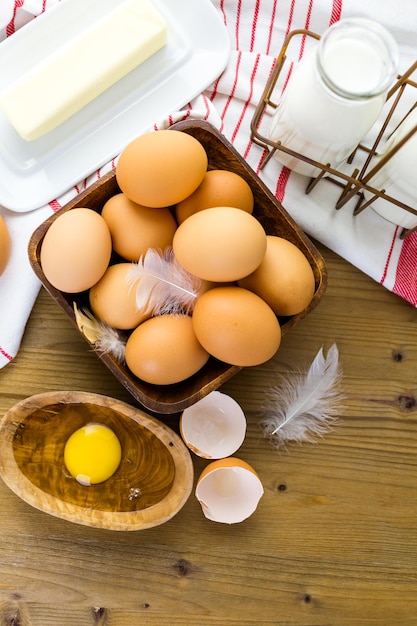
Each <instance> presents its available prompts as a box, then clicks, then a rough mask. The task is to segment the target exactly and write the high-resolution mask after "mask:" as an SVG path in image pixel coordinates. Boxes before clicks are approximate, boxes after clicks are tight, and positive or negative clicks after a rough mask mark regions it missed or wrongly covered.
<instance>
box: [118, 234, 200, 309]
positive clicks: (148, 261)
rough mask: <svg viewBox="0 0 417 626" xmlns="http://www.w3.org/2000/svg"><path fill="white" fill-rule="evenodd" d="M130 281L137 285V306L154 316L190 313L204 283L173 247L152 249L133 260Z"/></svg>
mask: <svg viewBox="0 0 417 626" xmlns="http://www.w3.org/2000/svg"><path fill="white" fill-rule="evenodd" d="M127 280H128V282H129V283H130V284H132V285H134V286H135V288H136V307H137V309H138V310H139V311H144V312H146V313H147V312H152V315H162V314H164V313H190V312H191V311H192V310H193V308H194V303H195V299H196V297H197V295H198V293H199V291H200V289H201V284H202V281H201V279H200V278H198V277H197V276H194V275H193V274H190V273H189V272H187V270H185V269H184V268H183V267H182V265H180V264H179V262H178V261H177V259H176V257H175V255H174V251H173V250H172V247H171V246H168V247H167V248H165V250H164V251H162V250H156V249H154V248H150V249H149V250H148V251H147V252H146V254H144V255H142V256H141V258H140V259H139V261H138V263H132V267H131V269H130V271H129V272H128V275H127Z"/></svg>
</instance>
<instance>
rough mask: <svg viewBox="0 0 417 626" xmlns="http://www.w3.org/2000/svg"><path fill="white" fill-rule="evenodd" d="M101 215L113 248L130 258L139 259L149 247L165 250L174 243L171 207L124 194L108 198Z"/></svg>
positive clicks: (131, 259) (174, 224)
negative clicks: (140, 201)
mask: <svg viewBox="0 0 417 626" xmlns="http://www.w3.org/2000/svg"><path fill="white" fill-rule="evenodd" d="M101 215H102V217H103V219H104V220H105V221H106V223H107V226H108V227H109V230H110V233H111V236H112V242H113V250H114V251H115V252H117V253H118V254H119V255H120V256H121V257H123V258H124V259H126V260H128V261H137V260H138V259H139V258H140V257H141V256H142V254H145V253H146V251H147V250H148V248H161V250H163V249H164V248H166V247H167V246H169V245H171V243H172V238H173V236H174V233H175V231H176V229H177V223H176V221H175V218H174V216H173V215H172V213H171V211H170V210H169V209H168V208H160V209H154V208H149V207H145V206H142V205H140V204H137V203H136V202H133V201H132V200H129V198H128V197H127V196H126V195H125V194H124V193H119V194H116V195H114V196H112V197H111V198H109V200H107V202H106V203H105V204H104V206H103V209H102V211H101Z"/></svg>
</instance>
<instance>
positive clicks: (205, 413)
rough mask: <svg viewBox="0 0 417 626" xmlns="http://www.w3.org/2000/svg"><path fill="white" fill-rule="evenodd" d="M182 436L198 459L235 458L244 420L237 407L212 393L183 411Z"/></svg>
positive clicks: (240, 410) (243, 436)
mask: <svg viewBox="0 0 417 626" xmlns="http://www.w3.org/2000/svg"><path fill="white" fill-rule="evenodd" d="M180 432H181V436H182V438H183V440H184V442H185V444H186V445H187V447H188V448H189V449H190V450H192V451H193V452H194V453H195V454H197V455H198V456H201V457H203V458H205V459H220V458H223V457H226V456H230V455H231V454H234V453H235V452H236V450H238V449H239V448H240V446H241V445H242V443H243V441H244V439H245V434H246V417H245V414H244V412H243V410H242V408H241V407H240V405H239V404H238V403H237V402H236V400H234V399H233V398H231V397H230V396H228V395H227V394H225V393H221V392H220V391H212V392H211V393H209V394H208V395H207V396H205V397H204V398H202V399H201V400H198V401H197V402H195V403H194V404H192V405H191V406H189V407H187V408H186V409H184V411H183V412H182V415H181V417H180Z"/></svg>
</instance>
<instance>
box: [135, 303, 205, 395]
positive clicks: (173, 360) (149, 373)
mask: <svg viewBox="0 0 417 626" xmlns="http://www.w3.org/2000/svg"><path fill="white" fill-rule="evenodd" d="M125 358H126V364H127V366H128V368H129V369H130V370H131V371H132V372H133V374H135V376H137V377H138V378H141V379H142V380H144V381H145V382H148V383H152V384H154V385H172V384H174V383H178V382H180V381H182V380H185V379H186V378H189V377H190V376H192V375H193V374H195V373H196V372H197V371H198V370H199V369H201V368H202V367H203V365H205V363H206V362H207V361H208V359H209V355H208V353H207V352H206V350H204V348H203V347H202V346H201V345H200V344H199V342H198V341H197V338H196V336H195V333H194V329H193V323H192V319H191V317H189V316H188V315H170V314H167V315H160V316H157V317H152V318H150V319H148V320H146V321H145V322H143V323H142V324H141V325H140V326H138V328H136V329H135V330H134V331H133V333H132V334H131V335H130V337H129V339H128V340H127V343H126V352H125Z"/></svg>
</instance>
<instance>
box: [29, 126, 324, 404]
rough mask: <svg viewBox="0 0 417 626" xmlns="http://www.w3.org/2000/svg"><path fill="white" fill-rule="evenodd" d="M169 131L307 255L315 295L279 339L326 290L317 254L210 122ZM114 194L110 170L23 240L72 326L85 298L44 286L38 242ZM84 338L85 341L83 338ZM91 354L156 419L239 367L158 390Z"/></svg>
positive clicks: (219, 368)
mask: <svg viewBox="0 0 417 626" xmlns="http://www.w3.org/2000/svg"><path fill="white" fill-rule="evenodd" d="M171 128H172V129H175V130H179V131H182V132H185V133H188V134H189V135H192V136H193V137H195V138H196V139H197V140H198V141H200V142H201V144H202V145H203V146H204V148H205V150H206V152H207V155H208V169H226V170H230V171H232V172H235V173H236V174H239V175H240V176H242V177H243V178H244V179H245V180H246V181H247V183H248V184H249V185H250V187H251V189H252V192H253V195H254V200H255V206H254V211H253V215H254V216H255V217H256V218H257V219H258V220H259V222H260V223H261V224H262V226H263V227H264V229H265V231H266V233H267V234H268V235H276V236H279V237H284V238H286V239H288V240H289V241H291V242H292V243H294V244H295V245H296V246H298V248H299V249H300V250H301V251H302V252H303V253H304V254H305V256H306V257H307V259H308V261H309V263H310V265H311V267H312V270H313V272H314V276H315V282H316V289H315V293H314V296H313V298H312V300H311V302H310V304H309V305H308V306H307V307H306V308H305V309H304V310H303V311H301V312H300V313H298V314H297V315H293V316H291V317H285V318H279V321H280V324H281V330H282V335H285V333H287V332H288V331H289V330H290V329H291V328H293V327H294V326H295V325H296V324H298V323H299V322H300V321H301V320H302V319H303V318H304V317H306V315H308V314H309V313H310V311H312V310H313V309H314V308H315V307H316V306H317V304H318V303H319V301H320V300H321V298H322V297H323V295H324V293H325V291H326V287H327V271H326V267H325V263H324V260H323V258H322V256H321V255H320V253H319V252H318V250H317V249H316V248H315V246H314V245H313V244H312V242H311V241H310V239H309V238H308V237H307V236H306V235H305V233H304V232H303V231H302V230H301V229H300V227H299V226H298V225H297V224H296V223H295V221H294V220H293V219H292V217H291V216H290V215H289V214H288V213H287V212H286V211H285V209H284V208H283V207H282V205H281V204H280V203H279V202H278V200H277V199H276V198H275V197H274V195H273V194H272V193H271V192H270V190H269V189H268V187H267V186H266V185H265V184H264V183H263V182H262V181H261V180H260V178H259V177H258V176H257V175H256V174H255V172H254V171H253V170H252V169H251V168H250V166H249V165H248V164H247V163H246V161H245V160H244V159H243V158H242V157H241V155H240V154H239V153H238V152H237V151H236V150H235V148H234V147H233V146H232V145H231V144H230V143H229V142H228V141H227V139H226V138H225V137H224V136H223V135H222V134H221V133H220V132H218V131H217V130H216V129H215V128H214V127H213V126H212V125H211V124H210V123H208V122H204V121H185V122H178V123H176V124H174V125H173V126H172V127H171ZM116 193H120V189H119V187H118V185H117V181H116V175H115V172H114V171H112V172H110V173H108V174H107V175H105V176H103V178H102V179H101V180H99V181H98V182H96V183H94V184H93V185H91V187H89V188H88V189H87V190H86V191H84V192H83V193H81V194H79V195H78V196H77V197H76V198H75V199H74V200H72V201H71V202H69V203H68V204H66V205H65V206H64V207H63V208H62V209H60V211H58V212H57V213H56V214H54V215H53V216H51V217H50V218H48V219H47V220H46V221H45V222H43V223H42V224H41V225H40V226H39V227H38V228H37V229H36V230H35V232H34V233H33V235H32V237H31V240H30V242H29V260H30V263H31V265H32V267H33V270H34V271H35V273H36V275H37V276H38V278H39V279H40V281H41V282H42V284H43V285H44V287H45V288H46V290H47V291H48V292H49V293H50V295H51V296H52V297H53V298H54V300H55V301H56V302H57V304H58V305H59V306H60V307H61V308H62V309H63V310H64V312H65V313H66V315H67V316H68V318H69V319H70V320H71V321H72V322H73V324H74V325H75V326H77V323H76V320H75V315H74V305H73V303H74V302H75V303H76V304H77V306H78V308H83V307H86V306H87V307H88V294H86V293H80V294H67V293H64V292H61V291H59V290H57V289H55V288H54V287H53V286H52V285H51V284H50V283H49V282H48V280H47V279H46V277H45V275H44V273H43V271H42V267H41V263H40V251H41V247H42V241H43V238H44V236H45V234H46V232H47V230H48V228H49V227H50V225H51V224H52V222H53V221H54V220H55V219H57V217H58V216H59V215H60V214H62V213H63V212H65V211H70V210H71V209H74V208H76V207H88V208H90V209H94V210H95V211H97V212H101V209H102V207H103V205H104V203H105V202H106V201H107V200H108V199H109V198H110V197H111V196H113V195H115V194H116ZM77 328H78V327H77ZM85 339H86V341H87V342H88V339H87V338H85ZM90 346H91V348H92V349H93V350H94V345H92V344H90ZM96 352H97V354H98V356H99V357H100V358H101V359H102V361H103V362H104V363H105V364H106V366H107V367H108V368H109V369H110V370H111V371H112V372H113V374H114V375H115V376H116V377H117V378H118V380H119V381H120V382H121V383H122V384H123V385H124V387H125V388H126V389H127V390H128V391H129V392H130V393H131V394H132V396H133V397H134V398H135V399H136V400H137V401H138V402H139V404H140V405H141V406H143V407H144V408H146V409H148V410H149V411H152V412H154V413H157V414H159V415H162V414H170V413H179V412H181V411H183V410H184V409H185V408H187V407H188V406H191V405H192V404H194V403H195V402H197V401H198V400H200V399H201V398H203V397H204V396H206V395H207V394H208V393H210V392H211V391H214V390H215V389H217V388H219V387H220V386H221V385H222V384H223V383H224V382H225V381H227V380H229V379H230V378H231V377H232V376H234V375H235V374H236V373H237V372H238V371H239V370H241V369H242V368H241V367H239V366H235V365H229V364H227V363H223V362H221V361H218V360H216V359H214V358H212V357H211V358H210V359H209V361H208V362H207V363H206V365H205V366H204V367H203V368H202V369H201V370H200V371H199V372H197V373H196V374H194V375H193V376H191V377H190V378H187V380H184V381H182V382H180V383H177V384H174V385H169V386H158V385H151V384H148V383H145V382H144V381H142V380H139V379H138V378H137V377H135V376H134V375H133V374H132V373H131V372H130V371H129V369H128V368H127V367H126V366H125V365H124V364H120V363H119V362H117V360H116V359H115V358H113V357H112V356H111V355H110V354H101V353H99V352H98V351H97V350H96Z"/></svg>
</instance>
